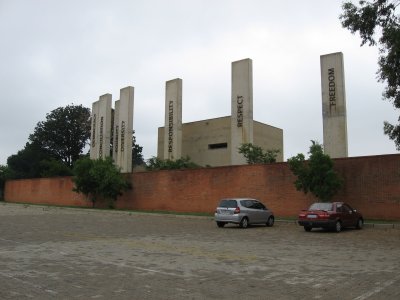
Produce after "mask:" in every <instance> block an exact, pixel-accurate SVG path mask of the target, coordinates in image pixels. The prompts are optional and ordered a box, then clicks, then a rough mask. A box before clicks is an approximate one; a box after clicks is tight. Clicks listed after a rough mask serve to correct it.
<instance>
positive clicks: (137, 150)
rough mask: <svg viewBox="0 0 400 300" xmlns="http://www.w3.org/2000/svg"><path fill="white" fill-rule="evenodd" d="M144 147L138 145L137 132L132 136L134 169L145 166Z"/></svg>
mask: <svg viewBox="0 0 400 300" xmlns="http://www.w3.org/2000/svg"><path fill="white" fill-rule="evenodd" d="M142 152H143V147H142V146H140V145H139V144H136V137H135V131H133V134H132V167H134V166H140V165H144V164H145V161H144V158H143V153H142Z"/></svg>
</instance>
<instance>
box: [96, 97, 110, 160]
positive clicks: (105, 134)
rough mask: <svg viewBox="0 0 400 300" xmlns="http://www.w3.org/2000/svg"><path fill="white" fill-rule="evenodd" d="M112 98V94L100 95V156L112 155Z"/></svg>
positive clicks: (98, 124) (98, 123)
mask: <svg viewBox="0 0 400 300" xmlns="http://www.w3.org/2000/svg"><path fill="white" fill-rule="evenodd" d="M111 100H112V96H111V94H105V95H103V96H100V99H99V118H98V120H97V126H98V132H99V149H98V158H106V157H107V156H110V141H111Z"/></svg>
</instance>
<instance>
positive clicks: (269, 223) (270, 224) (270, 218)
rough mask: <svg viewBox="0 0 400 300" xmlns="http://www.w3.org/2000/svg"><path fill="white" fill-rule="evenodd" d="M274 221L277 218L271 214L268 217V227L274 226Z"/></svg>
mask: <svg viewBox="0 0 400 300" xmlns="http://www.w3.org/2000/svg"><path fill="white" fill-rule="evenodd" d="M274 221H275V218H274V217H273V216H270V217H269V218H268V220H267V226H268V227H272V226H274Z"/></svg>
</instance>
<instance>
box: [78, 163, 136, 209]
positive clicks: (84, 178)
mask: <svg viewBox="0 0 400 300" xmlns="http://www.w3.org/2000/svg"><path fill="white" fill-rule="evenodd" d="M73 181H74V183H75V188H74V189H73V190H74V191H75V192H78V193H82V194H84V195H85V196H86V197H90V200H91V201H92V205H93V207H94V206H95V203H96V202H97V201H98V200H100V199H103V200H106V201H109V207H113V206H114V202H115V201H116V200H117V197H118V196H119V195H122V192H123V191H125V190H127V189H129V188H131V186H130V184H129V182H128V181H127V180H126V179H125V178H124V176H123V175H122V174H121V172H120V170H119V169H118V168H117V167H116V166H115V165H114V163H113V160H112V158H111V157H107V158H106V159H98V160H91V159H90V158H87V157H85V158H81V159H79V160H78V161H77V162H76V164H75V167H74V177H73Z"/></svg>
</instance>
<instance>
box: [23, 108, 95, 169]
mask: <svg viewBox="0 0 400 300" xmlns="http://www.w3.org/2000/svg"><path fill="white" fill-rule="evenodd" d="M90 126H91V124H90V109H88V108H86V107H83V106H82V105H73V104H71V105H67V106H66V107H59V108H57V109H55V110H53V111H51V112H50V113H49V114H47V115H46V121H42V122H39V123H37V125H36V127H35V130H34V133H33V134H31V135H30V136H29V140H30V141H31V142H32V143H33V144H35V145H38V146H39V147H41V148H42V149H43V150H45V151H47V152H48V153H49V154H50V155H51V157H53V158H55V159H56V160H60V161H62V162H63V163H64V164H65V165H66V166H68V167H72V166H73V164H74V162H75V161H76V160H78V159H79V158H80V156H81V154H82V153H83V150H84V148H85V146H86V145H87V142H88V140H89V138H90Z"/></svg>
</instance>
